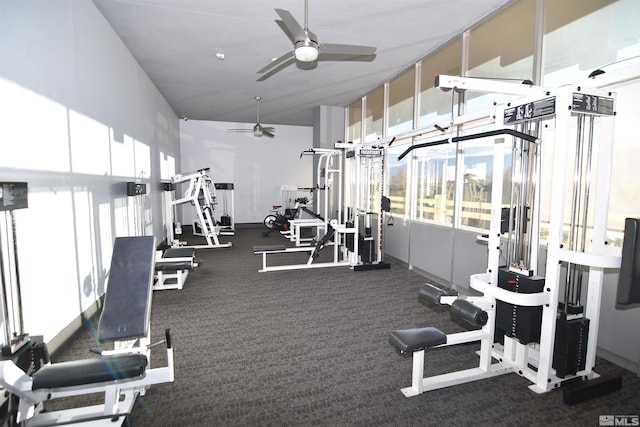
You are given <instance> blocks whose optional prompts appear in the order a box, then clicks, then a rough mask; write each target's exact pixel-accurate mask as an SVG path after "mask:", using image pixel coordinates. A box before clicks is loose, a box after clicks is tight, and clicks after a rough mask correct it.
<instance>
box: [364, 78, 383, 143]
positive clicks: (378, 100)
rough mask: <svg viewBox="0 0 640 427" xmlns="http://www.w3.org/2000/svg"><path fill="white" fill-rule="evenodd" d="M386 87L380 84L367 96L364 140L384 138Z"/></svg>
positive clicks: (370, 140)
mask: <svg viewBox="0 0 640 427" xmlns="http://www.w3.org/2000/svg"><path fill="white" fill-rule="evenodd" d="M383 101H384V87H383V86H380V87H379V88H377V89H375V90H374V91H373V92H371V93H369V94H368V95H367V96H366V97H365V101H364V107H365V108H366V113H365V116H364V141H365V142H372V141H375V140H377V139H380V138H382V113H383V111H384V102H383Z"/></svg>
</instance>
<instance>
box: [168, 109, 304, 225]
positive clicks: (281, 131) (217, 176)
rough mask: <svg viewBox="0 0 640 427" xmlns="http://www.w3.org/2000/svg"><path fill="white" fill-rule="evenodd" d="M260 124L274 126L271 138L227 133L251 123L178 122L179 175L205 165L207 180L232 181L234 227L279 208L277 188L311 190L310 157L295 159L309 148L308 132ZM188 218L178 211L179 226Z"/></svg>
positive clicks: (187, 213) (186, 210)
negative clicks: (179, 214)
mask: <svg viewBox="0 0 640 427" xmlns="http://www.w3.org/2000/svg"><path fill="white" fill-rule="evenodd" d="M263 126H273V127H275V128H276V130H275V135H276V136H275V138H267V137H261V138H256V137H254V136H253V134H252V133H251V132H246V133H244V132H240V133H230V132H228V131H227V129H245V128H246V129H251V128H252V127H253V123H227V122H211V121H201V120H188V121H181V122H180V149H181V159H182V163H181V169H180V171H179V172H182V173H187V172H192V171H196V170H198V169H203V168H207V167H208V168H211V170H210V172H209V173H208V174H209V177H210V178H211V179H212V180H213V182H231V183H233V184H234V199H235V218H234V221H235V223H236V224H242V223H262V220H263V219H264V217H265V216H266V215H267V214H268V213H269V209H271V206H273V205H277V204H280V187H281V186H282V185H295V186H298V187H311V185H312V182H313V174H314V172H313V165H312V159H311V158H310V156H303V157H302V158H300V153H301V152H302V151H304V150H308V149H310V148H311V147H312V145H313V140H312V138H313V128H311V127H307V126H283V125H268V124H263ZM182 191H184V190H182ZM215 214H216V215H217V214H218V212H216V213H215ZM192 220H193V215H192V208H191V207H189V206H185V207H183V210H182V221H183V223H184V224H191V221H192Z"/></svg>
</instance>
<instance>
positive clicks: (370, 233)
mask: <svg viewBox="0 0 640 427" xmlns="http://www.w3.org/2000/svg"><path fill="white" fill-rule="evenodd" d="M310 153H311V154H320V159H319V162H318V174H319V176H320V177H321V178H323V180H320V181H319V182H320V183H324V184H325V185H324V186H325V189H326V190H327V191H326V192H325V193H324V201H323V202H324V203H323V206H324V207H325V209H326V212H327V215H326V216H325V217H324V218H323V220H322V221H315V222H313V223H312V224H313V225H312V226H313V227H318V228H319V227H321V228H322V230H323V234H322V235H318V236H317V237H316V240H315V242H314V243H313V244H311V245H310V246H296V247H287V246H286V245H283V244H281V245H259V246H254V248H253V252H254V254H256V255H261V256H262V269H260V270H259V271H260V272H266V271H283V270H296V269H308V268H324V267H342V266H347V267H349V268H351V269H353V270H354V271H362V270H372V269H387V268H389V267H390V265H389V264H388V263H385V262H384V261H383V245H382V238H383V235H382V230H381V228H382V226H381V224H382V222H383V221H384V219H383V218H384V213H383V200H384V198H383V197H382V188H383V185H384V182H383V180H382V176H383V175H384V156H385V147H384V145H383V144H382V143H379V144H378V145H377V146H376V147H371V146H365V145H354V144H343V143H336V148H335V149H332V150H323V149H315V148H314V149H313V150H311V151H310ZM345 159H346V160H349V159H351V160H350V163H352V164H353V169H352V175H350V176H349V178H347V177H346V176H345V174H343V170H344V162H345ZM350 178H353V180H354V181H356V185H355V189H354V196H353V204H352V206H353V207H349V208H348V209H343V206H344V202H343V199H342V194H343V193H342V191H343V190H342V188H343V187H344V186H345V185H346V184H345V182H347V180H349V179H350ZM341 180H344V181H343V182H340V181H341ZM348 182H349V183H350V182H351V181H350V180H349V181H348ZM334 187H336V188H337V189H338V193H337V195H338V207H337V210H336V213H335V215H336V218H331V219H329V218H330V216H329V215H330V214H331V212H330V206H332V203H333V197H332V196H331V195H330V193H329V191H328V190H329V189H330V188H334ZM386 209H388V207H386ZM345 211H349V212H350V213H351V217H350V218H348V219H347V221H345V218H343V217H344V213H345ZM305 225H309V223H305V222H299V223H298V226H299V227H303V226H305ZM374 225H375V227H374ZM327 246H332V247H333V253H332V258H331V260H330V261H318V257H319V256H320V252H321V251H322V250H323V249H324V248H325V247H327ZM292 253H303V254H305V255H306V256H307V258H306V262H304V263H299V264H282V263H279V264H278V265H270V264H269V262H268V260H269V257H270V256H272V255H276V256H280V255H279V254H292Z"/></svg>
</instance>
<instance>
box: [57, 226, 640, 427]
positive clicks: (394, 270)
mask: <svg viewBox="0 0 640 427" xmlns="http://www.w3.org/2000/svg"><path fill="white" fill-rule="evenodd" d="M261 231H262V230H259V229H241V230H238V231H237V233H236V236H232V237H221V240H222V241H229V240H230V241H232V242H233V248H230V249H206V250H198V257H199V258H202V259H203V261H204V263H203V265H202V266H200V267H199V268H198V269H197V270H195V271H194V272H193V273H192V274H191V275H190V277H189V278H188V279H187V283H186V286H185V289H183V290H182V291H175V290H174V291H162V292H156V293H155V294H154V296H153V311H152V327H153V335H154V337H153V338H154V339H155V338H157V339H160V338H162V335H163V331H164V328H167V327H170V328H171V330H172V335H173V341H174V346H175V366H176V372H175V382H174V383H172V384H161V385H156V386H153V387H152V388H151V389H150V390H149V392H148V393H147V395H145V396H144V397H141V398H140V399H139V401H138V402H137V403H138V404H137V407H136V409H135V411H134V413H133V414H132V416H131V421H132V423H133V425H136V426H145V425H157V426H165V425H166V426H178V425H180V426H186V425H215V426H249V425H260V426H307V425H322V426H347V425H348V426H358V425H360V426H371V425H387V426H397V425H412V426H413V425H434V426H435V425H438V426H439V425H457V426H460V425H470V424H473V425H487V426H488V425H559V426H573V425H575V426H589V425H592V426H597V425H598V422H599V415H607V414H612V415H628V414H640V397H639V396H640V378H638V377H637V376H636V375H634V374H633V373H631V372H628V371H625V370H623V369H622V368H619V367H617V366H615V365H613V364H611V363H609V362H607V361H604V360H600V359H599V360H598V366H597V367H596V368H597V371H598V372H600V373H601V374H605V375H622V376H623V389H622V390H620V391H617V392H615V393H612V394H609V395H607V396H604V397H601V398H598V399H594V400H590V401H587V402H583V403H581V404H577V405H573V406H567V405H565V404H564V403H563V402H562V393H561V392H560V391H553V392H550V393H546V394H543V395H537V394H535V393H533V392H531V391H530V390H529V389H528V388H527V386H528V385H529V384H530V383H529V382H528V381H527V380H526V379H524V378H521V377H519V376H518V375H516V374H509V375H504V376H500V377H497V378H493V379H488V380H483V381H479V382H474V383H469V384H465V385H460V386H456V387H451V388H447V389H442V390H437V391H433V392H429V393H425V394H423V395H421V396H418V397H413V398H409V399H407V398H405V397H404V396H403V395H402V394H401V393H400V388H402V387H406V386H409V385H410V381H411V359H410V358H403V357H400V356H399V355H398V354H397V353H396V352H395V351H394V349H393V348H392V347H391V346H390V345H389V344H388V333H389V331H390V330H392V329H401V328H412V327H421V326H436V327H438V328H440V329H442V330H443V331H444V332H447V333H451V332H457V331H459V330H461V329H462V326H461V325H459V324H457V323H455V322H453V321H451V319H450V317H449V314H448V311H446V310H434V309H432V308H428V307H425V306H423V305H421V304H420V303H419V302H418V299H417V289H418V287H419V286H420V284H421V283H423V282H424V281H425V280H424V278H422V277H421V276H419V275H417V274H416V273H414V272H412V271H409V270H408V269H406V268H404V267H402V266H400V265H392V266H391V269H390V270H381V271H368V272H353V271H351V270H350V269H348V268H346V267H340V268H326V269H314V270H298V271H288V272H270V273H258V269H259V268H260V266H261V257H260V256H258V255H253V254H252V247H253V246H254V245H260V244H276V243H283V239H282V237H281V236H278V235H276V234H275V233H274V234H272V235H271V236H270V237H269V238H263V237H262V236H261ZM192 242H193V240H191V241H190V243H192ZM327 249H328V251H330V250H331V249H330V248H327ZM328 251H327V252H328ZM326 255H327V254H326V253H325V254H323V256H326ZM92 335H93V333H92V331H91V328H88V329H87V330H85V331H83V332H82V333H81V334H80V335H79V336H78V338H77V339H75V340H74V342H72V343H70V344H69V347H68V349H66V350H65V351H64V352H63V354H61V355H60V357H59V358H58V360H66V359H73V358H79V357H87V349H88V348H89V347H91V346H92V345H93V343H92V341H93V340H92ZM162 348H163V347H158V348H156V349H155V350H154V354H153V356H152V366H160V365H162V363H164V351H163V350H162ZM477 348H478V346H477V345H476V344H470V345H461V346H457V347H450V348H444V349H438V350H433V351H430V352H428V353H427V355H426V361H427V363H426V368H425V371H426V373H427V374H434V373H443V372H450V371H453V370H458V369H464V368H469V367H472V366H474V365H475V364H476V363H477V357H476V355H475V354H474V351H475V350H476V349H477Z"/></svg>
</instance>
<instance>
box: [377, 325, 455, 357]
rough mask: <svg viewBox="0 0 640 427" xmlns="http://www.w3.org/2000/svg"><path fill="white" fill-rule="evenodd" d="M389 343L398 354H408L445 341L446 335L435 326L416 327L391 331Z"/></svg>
mask: <svg viewBox="0 0 640 427" xmlns="http://www.w3.org/2000/svg"><path fill="white" fill-rule="evenodd" d="M389 343H390V344H391V345H392V346H394V347H395V349H396V351H398V353H400V354H409V353H413V352H415V351H420V350H425V349H427V348H431V347H435V346H437V345H442V344H446V343H447V336H446V335H445V333H444V332H442V331H441V330H440V329H437V328H432V327H428V328H416V329H401V330H397V331H391V333H390V334H389Z"/></svg>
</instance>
